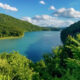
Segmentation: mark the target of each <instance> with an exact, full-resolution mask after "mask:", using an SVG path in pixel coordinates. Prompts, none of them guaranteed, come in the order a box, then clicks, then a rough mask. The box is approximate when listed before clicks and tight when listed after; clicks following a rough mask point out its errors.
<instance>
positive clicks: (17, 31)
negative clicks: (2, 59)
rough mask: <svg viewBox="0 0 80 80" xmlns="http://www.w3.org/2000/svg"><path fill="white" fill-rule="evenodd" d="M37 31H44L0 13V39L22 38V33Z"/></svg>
mask: <svg viewBox="0 0 80 80" xmlns="http://www.w3.org/2000/svg"><path fill="white" fill-rule="evenodd" d="M39 30H44V29H43V28H41V27H39V26H36V25H33V24H31V23H29V22H26V21H22V20H19V19H16V18H14V17H11V16H9V15H5V14H1V13H0V38H3V37H18V36H22V35H23V34H24V32H29V31H39Z"/></svg>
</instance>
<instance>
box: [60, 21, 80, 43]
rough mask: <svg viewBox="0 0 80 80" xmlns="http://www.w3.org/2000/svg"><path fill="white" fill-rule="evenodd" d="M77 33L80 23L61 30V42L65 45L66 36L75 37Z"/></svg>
mask: <svg viewBox="0 0 80 80" xmlns="http://www.w3.org/2000/svg"><path fill="white" fill-rule="evenodd" d="M78 33H80V21H79V22H76V23H74V24H72V25H71V26H69V27H67V28H66V29H64V30H62V32H61V40H62V41H63V43H65V42H66V39H67V37H68V35H71V36H75V35H76V34H78Z"/></svg>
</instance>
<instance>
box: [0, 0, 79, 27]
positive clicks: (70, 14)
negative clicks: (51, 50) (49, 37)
mask: <svg viewBox="0 0 80 80" xmlns="http://www.w3.org/2000/svg"><path fill="white" fill-rule="evenodd" d="M5 4H7V5H6V6H5ZM0 13H4V14H8V15H11V16H14V17H16V18H19V19H22V20H25V21H29V22H31V23H33V24H36V25H40V26H55V27H61V26H62V27H65V26H69V25H70V24H73V23H74V22H76V21H78V20H79V19H80V0H77V1H76V0H0ZM56 22H57V23H56Z"/></svg>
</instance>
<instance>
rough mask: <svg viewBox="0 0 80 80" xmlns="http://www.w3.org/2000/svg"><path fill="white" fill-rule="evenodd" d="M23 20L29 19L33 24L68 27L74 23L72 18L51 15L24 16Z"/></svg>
mask: <svg viewBox="0 0 80 80" xmlns="http://www.w3.org/2000/svg"><path fill="white" fill-rule="evenodd" d="M22 20H24V21H28V22H30V23H32V24H35V25H39V26H44V27H67V26H69V25H71V24H73V23H74V21H72V20H61V19H59V18H56V17H52V16H49V15H41V16H40V15H37V16H35V17H32V18H30V17H23V18H22Z"/></svg>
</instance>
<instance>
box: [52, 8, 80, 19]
mask: <svg viewBox="0 0 80 80" xmlns="http://www.w3.org/2000/svg"><path fill="white" fill-rule="evenodd" d="M53 15H54V16H57V17H65V18H80V11H76V10H75V9H74V8H68V9H66V8H61V9H58V10H57V11H55V12H54V13H53Z"/></svg>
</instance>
